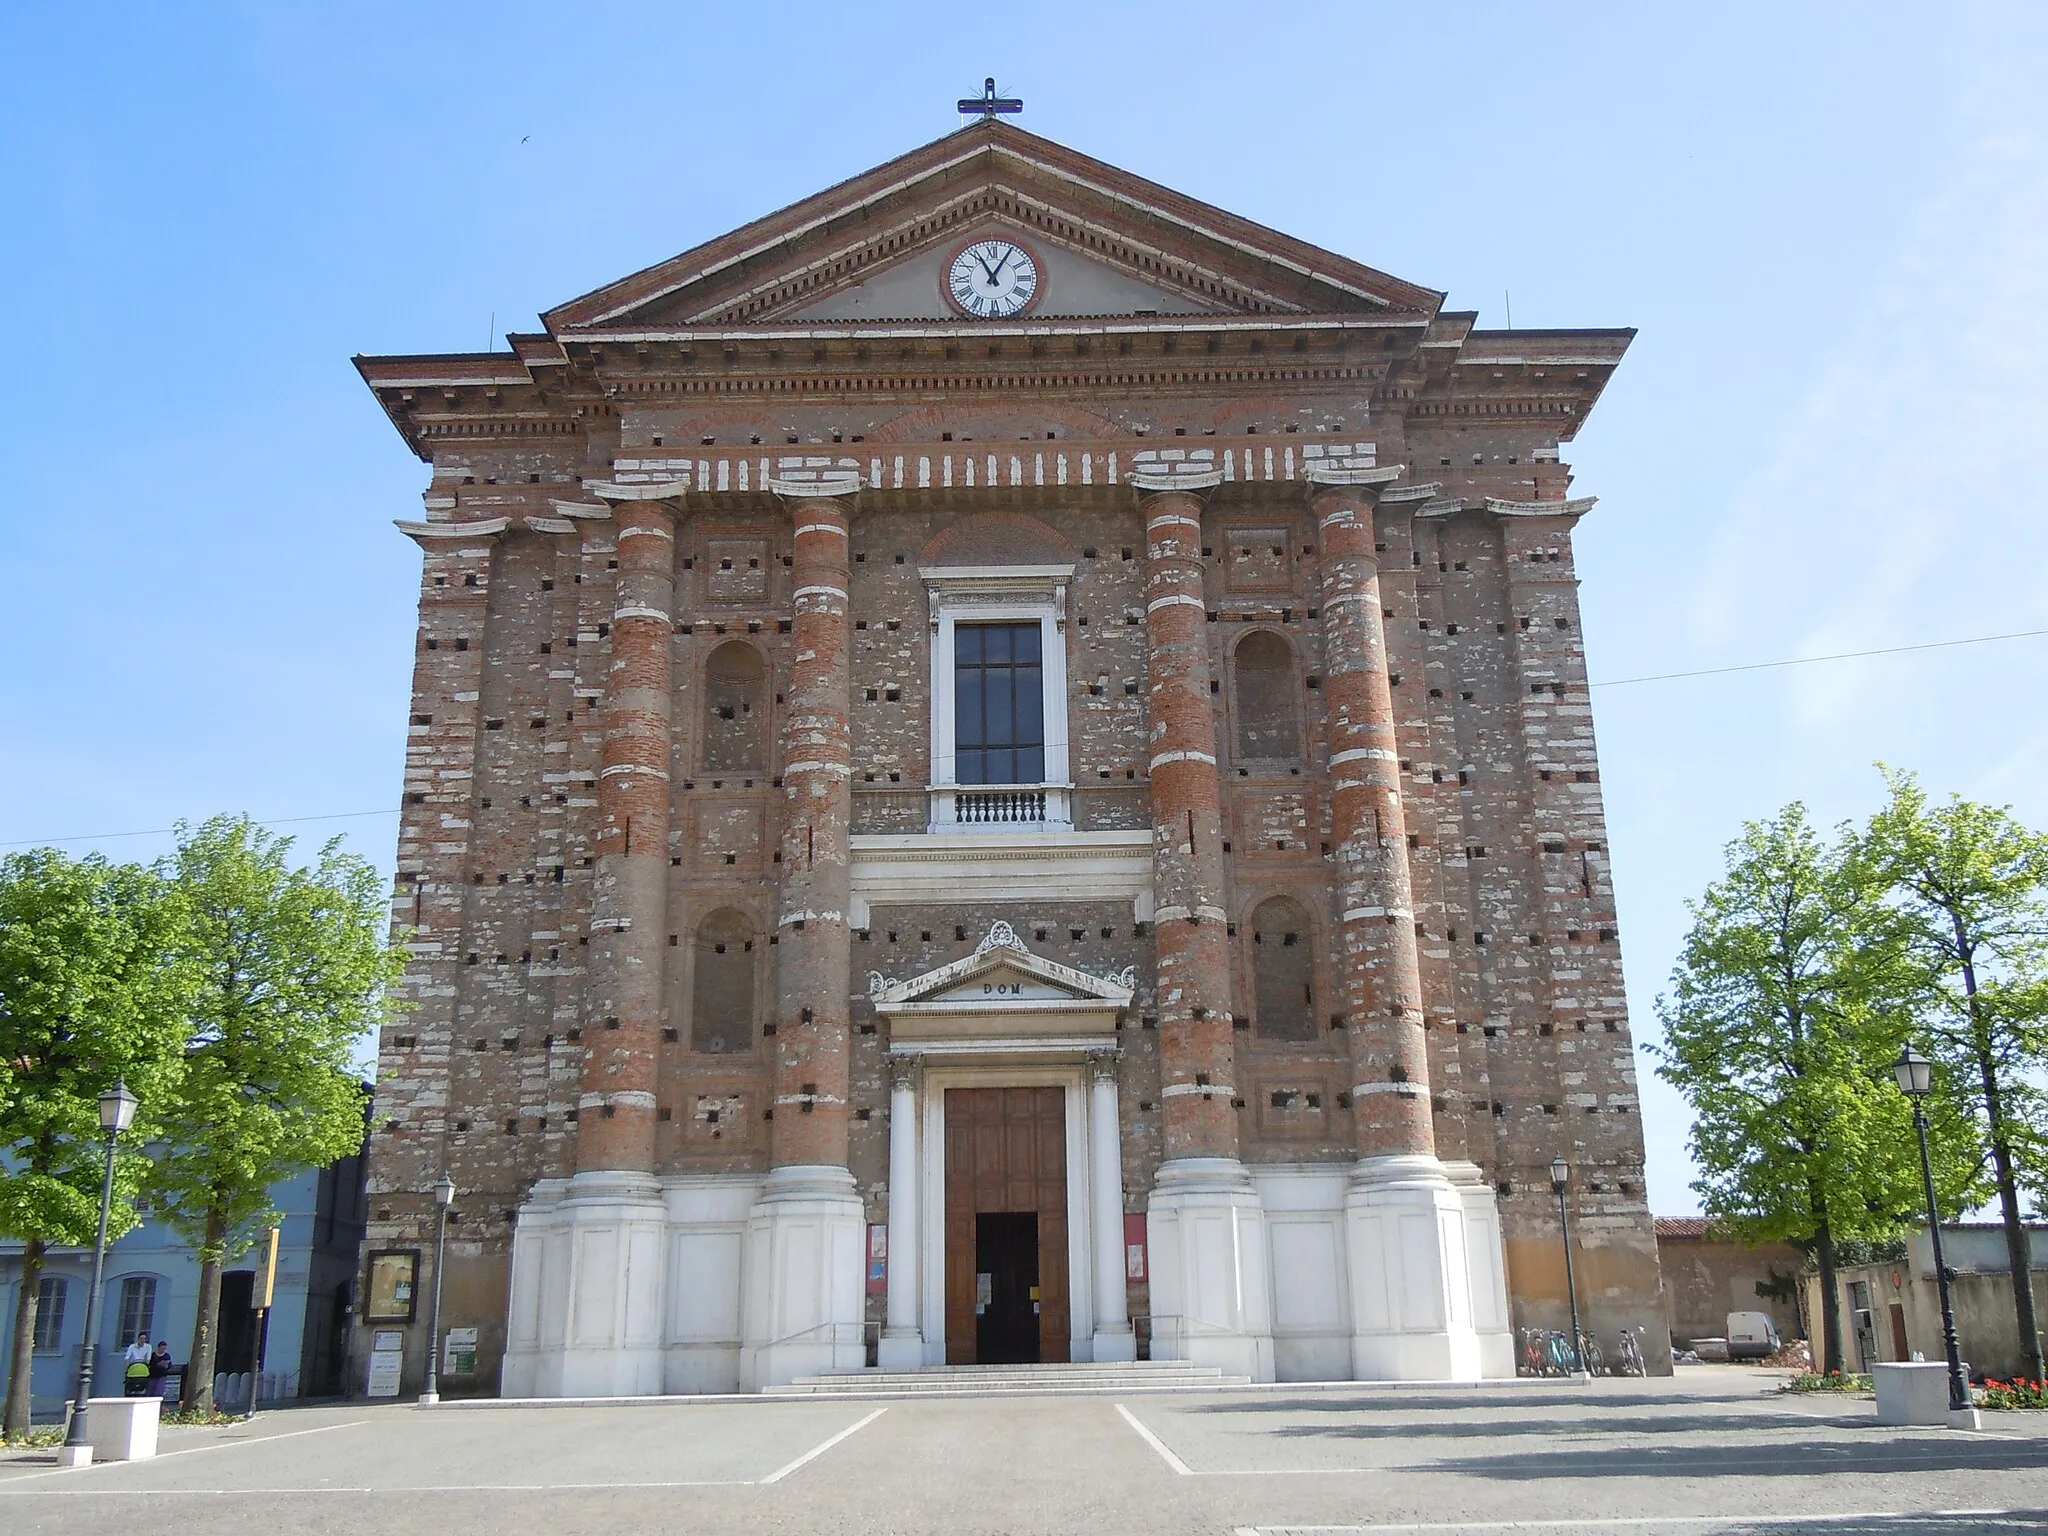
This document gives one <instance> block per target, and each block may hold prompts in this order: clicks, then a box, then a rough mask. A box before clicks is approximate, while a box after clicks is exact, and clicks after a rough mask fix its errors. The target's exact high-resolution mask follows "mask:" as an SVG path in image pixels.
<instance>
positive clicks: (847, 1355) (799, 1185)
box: [740, 1164, 867, 1392]
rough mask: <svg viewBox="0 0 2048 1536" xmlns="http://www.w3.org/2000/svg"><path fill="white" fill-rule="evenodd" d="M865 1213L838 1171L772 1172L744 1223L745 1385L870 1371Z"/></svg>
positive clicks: (847, 1177) (801, 1168) (849, 1179)
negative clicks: (865, 1332)
mask: <svg viewBox="0 0 2048 1536" xmlns="http://www.w3.org/2000/svg"><path fill="white" fill-rule="evenodd" d="M866 1237H867V1213H866V1211H865V1209H864V1208H863V1207H862V1205H861V1199H860V1191H859V1189H858V1188H857V1187H856V1186H855V1184H854V1181H853V1175H852V1174H851V1173H849V1172H847V1171H846V1169H844V1168H842V1167H835V1166H832V1165H829V1164H828V1165H816V1164H813V1165H808V1166H806V1165H797V1166H793V1167H787V1168H776V1169H773V1170H771V1171H770V1172H769V1174H768V1177H767V1179H766V1181H765V1182H764V1183H763V1185H762V1188H761V1196H760V1198H759V1199H758V1200H756V1201H755V1202H754V1208H753V1210H752V1211H751V1212H750V1213H749V1214H748V1217H747V1252H746V1269H745V1280H744V1282H743V1284H744V1292H743V1295H742V1298H741V1326H742V1334H741V1347H740V1387H741V1389H742V1390H743V1391H753V1392H758V1391H760V1390H761V1389H762V1388H763V1387H773V1386H781V1385H784V1384H785V1383H787V1382H790V1381H794V1380H795V1379H796V1378H797V1377H799V1376H809V1375H815V1374H817V1373H819V1372H821V1371H857V1370H859V1369H860V1368H861V1367H862V1366H864V1365H866V1364H867V1347H866V1344H865V1342H864V1341H863V1339H862V1326H863V1323H864V1321H865V1319H866V1315H867V1283H866V1282H867V1276H866V1269H865V1265H864V1262H863V1261H864V1258H865V1248H866Z"/></svg>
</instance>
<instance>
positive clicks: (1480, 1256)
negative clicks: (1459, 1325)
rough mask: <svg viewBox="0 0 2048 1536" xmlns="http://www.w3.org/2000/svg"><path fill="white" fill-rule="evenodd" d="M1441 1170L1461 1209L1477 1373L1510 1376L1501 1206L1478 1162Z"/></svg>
mask: <svg viewBox="0 0 2048 1536" xmlns="http://www.w3.org/2000/svg"><path fill="white" fill-rule="evenodd" d="M1444 1174H1445V1176H1446V1177H1448V1178H1449V1179H1450V1181H1451V1188H1453V1189H1455V1190H1456V1191H1457V1192H1458V1200H1459V1203H1460V1204H1462V1205H1463V1206H1464V1208H1465V1261H1466V1265H1467V1267H1468V1269H1469V1272H1470V1274H1471V1280H1472V1331H1473V1332H1474V1333H1476V1334H1477V1335H1478V1336H1479V1374H1480V1377H1481V1378H1482V1379H1483V1380H1486V1381H1512V1380H1513V1379H1514V1375H1515V1327H1514V1320H1513V1319H1512V1318H1511V1317H1510V1316H1509V1314H1508V1281H1507V1261H1506V1259H1505V1257H1504V1256H1503V1253H1502V1248H1501V1239H1500V1206H1499V1205H1498V1204H1497V1203H1496V1201H1495V1199H1494V1193H1493V1186H1492V1185H1491V1184H1489V1183H1487V1182H1486V1175H1485V1173H1484V1172H1483V1171H1481V1169H1480V1167H1479V1165H1478V1164H1477V1163H1468V1162H1446V1163H1445V1164H1444Z"/></svg>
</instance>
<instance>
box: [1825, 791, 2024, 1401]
mask: <svg viewBox="0 0 2048 1536" xmlns="http://www.w3.org/2000/svg"><path fill="white" fill-rule="evenodd" d="M1885 782H1886V785H1887V787H1888V788H1889V789H1890V791H1891V798H1890V800H1889V801H1888V802H1887V804H1886V805H1885V807H1884V809H1883V810H1881V811H1879V812H1878V813H1877V814H1876V815H1875V816H1873V817H1872V818H1871V819H1870V824H1869V827H1868V828H1867V829H1866V831H1865V833H1864V837H1863V846H1862V850H1861V853H1862V857H1863V859H1864V860H1865V861H1866V862H1867V863H1868V864H1869V866H1870V868H1871V870H1872V872H1873V874H1874V875H1876V876H1877V877H1878V878H1881V879H1883V880H1884V881H1885V882H1886V883H1887V884H1888V885H1889V887H1890V890H1891V894H1892V900H1893V903H1894V905H1895V906H1896V908H1897V910H1898V912H1899V914H1900V915H1901V917H1903V919H1904V920H1905V926H1906V931H1907V934H1908V940H1909V945H1910V950H1911V953H1912V955H1913V958H1914V960H1915V962H1916V964H1917V965H1918V967H1919V970H1920V981H1921V991H1920V997H1919V1007H1918V1010H1917V1011H1918V1014H1919V1023H1920V1027H1921V1029H1922V1031H1923V1032H1924V1034H1925V1036H1926V1041H1927V1054H1928V1055H1929V1056H1930V1057H1932V1058H1934V1059H1935V1060H1936V1061H1937V1062H1938V1063H1940V1064H1941V1065H1942V1066H1943V1067H1945V1068H1946V1069H1947V1076H1948V1078H1949V1080H1950V1081H1951V1083H1953V1084H1954V1085H1955V1086H1956V1087H1957V1088H1958V1090H1959V1091H1961V1092H1964V1093H1965V1094H1967V1096H1968V1099H1969V1101H1970V1107H1971V1110H1972V1111H1973V1114H1974V1117H1975V1119H1976V1122H1977V1127H1976V1128H1977V1129H1978V1131H1979V1132H1980V1134H1981V1136H1982V1138H1983V1140H1982V1145H1983V1147H1984V1150H1985V1151H1986V1152H1987V1153H1988V1154H1989V1158H1990V1163H1991V1176H1992V1181H1993V1183H1994V1185H1995V1186H1996V1188H1997V1191H1998V1205H1999V1212H2000V1215H2001V1216H2002V1217H2003V1218H2004V1222H2005V1244H2006V1257H2007V1261H2008V1262H2009V1263H2010V1264H2011V1266H2012V1268H2011V1273H2012V1275H2013V1287H2012V1295H2013V1311H2014V1314H2015V1316H2016V1317H2017V1319H2018V1323H2019V1336H2020V1350H2021V1355H2022V1358H2023V1359H2024V1360H2025V1362H2026V1365H2027V1374H2028V1375H2029V1376H2031V1377H2032V1378H2033V1379H2034V1380H2036V1381H2039V1380H2040V1379H2041V1378H2042V1377H2043V1375H2044V1374H2048V1372H2044V1370H2043V1365H2042V1358H2041V1357H2042V1349H2041V1332H2040V1324H2039V1322H2038V1320H2037V1319H2036V1317H2035V1315H2034V1294H2033V1287H2032V1286H2031V1285H2029V1284H2028V1283H2027V1281H2026V1276H2027V1274H2028V1272H2029V1269H2030V1268H2031V1266H2030V1263H2029V1253H2028V1243H2027V1232H2026V1227H2025V1225H2024V1224H2023V1222H2022V1220H2021V1213H2020V1199H2019V1191H2020V1186H2021V1185H2022V1184H2023V1183H2031V1184H2034V1185H2037V1186H2038V1184H2039V1183H2040V1181H2041V1180H2042V1179H2043V1177H2044V1175H2048V1169H2044V1168H2043V1166H2042V1165H2041V1164H2040V1163H2039V1162H2038V1161H2037V1159H2038V1158H2039V1157H2040V1156H2041V1153H2042V1140H2043V1137H2042V1129H2041V1122H2040V1120H2039V1118H2038V1117H2039V1114H2040V1111H2041V1107H2042V1106H2041V1094H2040V1091H2039V1087H2038V1078H2039V1074H2040V1072H2041V1070H2042V1069H2043V1068H2044V1067H2048V837H2042V836H2041V835H2040V834H2039V833H2036V832H2033V831H2031V830H2029V829H2028V828H2027V827H2025V826H2023V825H2022V824H2021V823H2020V822H2019V821H2018V820H2017V819H2016V818H2015V817H2014V816H2013V814H2012V812H2011V811H2010V810H2007V809H2004V808H2001V807H1997V806H1989V805H1979V804H1977V803H1975V802H1973V801H1969V800H1964V799H1962V798H1961V797H1960V796H1953V795H1952V796H1950V797H1949V799H1948V801H1947V803H1946V804H1940V805H1937V804H1932V803H1930V802H1929V800H1928V796H1927V792H1926V791H1925V790H1924V789H1922V788H1921V787H1920V782H1919V780H1918V779H1916V778H1915V777H1914V776H1913V775H1911V774H1907V773H1895V772H1893V771H1891V770H1890V769H1886V770H1885ZM2030 1079H2032V1080H2030ZM1947 1209H1949V1210H1951V1211H1954V1210H1956V1209H1957V1208H1956V1207H1953V1206H1951V1207H1947Z"/></svg>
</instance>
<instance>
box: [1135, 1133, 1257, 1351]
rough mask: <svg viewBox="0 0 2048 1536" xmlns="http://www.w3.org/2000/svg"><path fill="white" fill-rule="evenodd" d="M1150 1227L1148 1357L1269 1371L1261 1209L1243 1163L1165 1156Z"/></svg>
mask: <svg viewBox="0 0 2048 1536" xmlns="http://www.w3.org/2000/svg"><path fill="white" fill-rule="evenodd" d="M1145 1233H1146V1242H1147V1246H1148V1248H1149V1250H1150V1253H1151V1259H1152V1358H1153V1359H1155V1360H1191V1361H1193V1362H1195V1363H1196V1364H1198V1365H1212V1366H1215V1367H1217V1368H1218V1369H1221V1370H1224V1371H1228V1372H1230V1373H1232V1374H1234V1375H1240V1376H1249V1377H1251V1379H1252V1380H1254V1381H1271V1380H1272V1379H1273V1305H1272V1298H1271V1296H1270V1295H1269V1294H1268V1291H1267V1264H1266V1228H1265V1216H1264V1213H1263V1211H1262V1210H1261V1209H1260V1206H1259V1194H1258V1191H1257V1190H1256V1189H1255V1188H1253V1186H1252V1181H1251V1175H1249V1174H1248V1173H1246V1172H1245V1167H1244V1164H1243V1163H1241V1162H1239V1161H1238V1160H1237V1159H1236V1158H1234V1157H1184V1158H1176V1159H1174V1160H1173V1161H1172V1162H1169V1163H1163V1164H1161V1165H1160V1169H1159V1173H1158V1176H1157V1177H1156V1178H1155V1179H1154V1181H1153V1184H1152V1197H1151V1200H1150V1201H1149V1202H1148V1204H1147V1208H1146V1213H1145ZM1097 1358H1098V1359H1099V1358H1101V1357H1100V1356H1098V1357H1097Z"/></svg>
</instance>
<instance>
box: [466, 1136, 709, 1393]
mask: <svg viewBox="0 0 2048 1536" xmlns="http://www.w3.org/2000/svg"><path fill="white" fill-rule="evenodd" d="M667 1230H668V1212H667V1207H666V1205H665V1203H664V1201H663V1199H662V1192H661V1185H660V1184H659V1183H658V1182H657V1181H656V1180H655V1179H654V1177H653V1176H652V1175H650V1174H644V1173H627V1172H615V1171H610V1170H597V1171H593V1172H588V1173H579V1174H577V1175H576V1176H575V1177H574V1178H571V1179H543V1180H542V1181H541V1182H540V1183H538V1184H536V1185H535V1186H534V1191H533V1195H532V1197H531V1198H530V1199H529V1200H528V1202H527V1203H526V1205H525V1206H524V1207H523V1208H522V1209H521V1210H520V1212H519V1225H518V1228H517V1230H516V1231H515V1232H514V1234H513V1238H512V1301H511V1328H510V1334H511V1337H510V1339H509V1340H508V1344H507V1348H506V1351H505V1369H504V1378H503V1381H504V1385H503V1392H504V1395H505V1396H507V1397H644V1396H651V1395H653V1394H655V1393H658V1392H660V1391H661V1390H662V1385H663V1384H662V1313H663V1302H664V1295H665V1291H666V1286H665V1284H664V1278H665V1271H666V1269H667V1254H666V1253H665V1251H664V1249H665V1245H666V1241H667Z"/></svg>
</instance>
